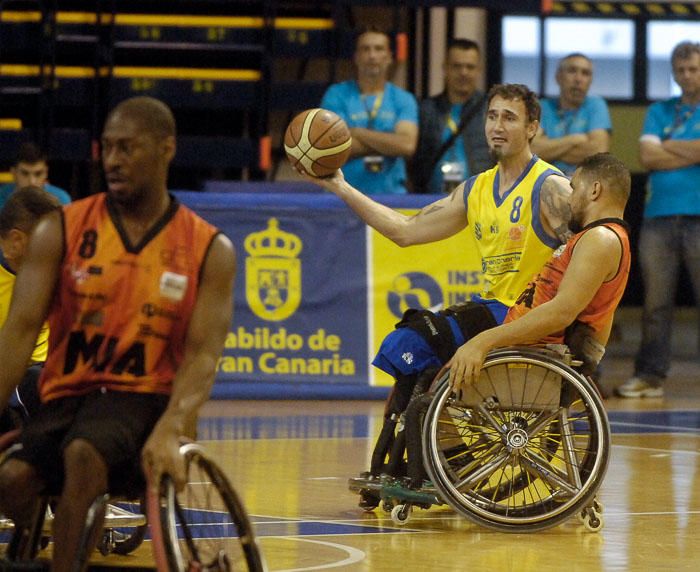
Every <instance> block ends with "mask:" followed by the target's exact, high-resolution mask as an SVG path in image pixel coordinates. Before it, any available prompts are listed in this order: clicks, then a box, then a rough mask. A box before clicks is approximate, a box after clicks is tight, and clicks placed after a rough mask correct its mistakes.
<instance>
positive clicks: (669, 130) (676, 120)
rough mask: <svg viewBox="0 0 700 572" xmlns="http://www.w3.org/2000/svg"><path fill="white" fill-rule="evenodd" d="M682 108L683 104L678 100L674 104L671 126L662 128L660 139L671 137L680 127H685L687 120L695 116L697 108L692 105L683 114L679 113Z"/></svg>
mask: <svg viewBox="0 0 700 572" xmlns="http://www.w3.org/2000/svg"><path fill="white" fill-rule="evenodd" d="M682 107H683V102H681V100H680V99H679V100H678V101H677V102H676V105H675V109H674V113H673V125H669V126H667V127H664V134H663V137H662V139H668V138H669V137H671V135H673V133H674V132H676V131H679V130H680V129H681V128H682V127H684V126H685V124H686V123H688V120H689V119H690V118H691V117H692V116H693V115H694V114H695V111H696V110H697V108H698V106H697V105H693V106H692V107H690V108H689V109H686V110H685V111H684V112H683V113H681V108H682Z"/></svg>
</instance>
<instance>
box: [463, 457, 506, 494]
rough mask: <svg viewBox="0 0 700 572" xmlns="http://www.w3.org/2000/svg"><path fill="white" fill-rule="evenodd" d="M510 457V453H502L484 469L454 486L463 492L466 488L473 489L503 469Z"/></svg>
mask: <svg viewBox="0 0 700 572" xmlns="http://www.w3.org/2000/svg"><path fill="white" fill-rule="evenodd" d="M509 457H510V454H509V453H508V451H502V452H501V453H500V454H499V455H498V456H496V457H494V458H493V459H492V460H491V461H489V462H488V463H486V464H484V465H483V466H482V468H481V469H480V470H478V471H474V472H473V473H471V474H470V475H469V476H467V477H466V478H464V479H461V480H459V481H457V482H456V483H455V484H454V486H455V488H456V489H458V490H460V491H461V490H463V489H465V488H468V489H470V488H472V486H473V485H474V484H475V483H478V482H480V481H482V480H483V479H485V478H486V477H487V476H490V475H492V474H493V473H494V472H496V471H497V470H498V469H499V468H500V467H502V466H503V465H504V464H505V463H506V462H507V461H508V458H509Z"/></svg>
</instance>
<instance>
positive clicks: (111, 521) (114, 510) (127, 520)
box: [104, 504, 146, 528]
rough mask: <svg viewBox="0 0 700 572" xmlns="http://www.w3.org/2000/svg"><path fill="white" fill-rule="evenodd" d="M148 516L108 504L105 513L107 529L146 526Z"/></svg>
mask: <svg viewBox="0 0 700 572" xmlns="http://www.w3.org/2000/svg"><path fill="white" fill-rule="evenodd" d="M145 525H146V516H145V515H143V514H137V513H133V512H130V511H128V510H126V509H123V508H121V507H119V506H116V505H113V504H108V505H107V511H106V512H105V522H104V527H105V528H119V527H132V526H145Z"/></svg>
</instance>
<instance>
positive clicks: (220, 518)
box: [159, 444, 266, 572]
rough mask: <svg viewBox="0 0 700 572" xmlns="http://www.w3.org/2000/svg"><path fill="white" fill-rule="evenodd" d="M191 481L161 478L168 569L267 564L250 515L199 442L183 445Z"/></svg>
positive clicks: (257, 571) (256, 568) (255, 568)
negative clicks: (181, 487)
mask: <svg viewBox="0 0 700 572" xmlns="http://www.w3.org/2000/svg"><path fill="white" fill-rule="evenodd" d="M181 452H182V454H183V457H184V460H185V464H186V467H187V484H186V485H185V488H184V490H183V491H182V492H179V493H178V492H177V491H176V490H175V486H174V484H173V482H172V480H171V479H170V478H169V477H167V476H166V477H165V478H164V479H163V483H162V486H161V494H160V500H159V504H160V506H159V512H160V525H161V529H162V534H163V547H164V549H165V553H166V557H167V562H168V570H171V571H189V570H212V571H228V570H248V571H251V572H262V571H264V570H266V567H265V565H264V561H263V558H262V556H261V554H260V551H259V548H258V545H257V542H256V540H255V537H254V535H253V528H252V526H251V523H250V520H249V519H248V515H247V513H246V511H245V509H244V507H243V504H242V502H241V500H240V499H239V498H238V495H237V494H236V493H235V491H234V490H233V488H232V487H231V485H230V484H229V482H228V480H227V479H226V476H225V475H224V474H223V473H222V471H221V470H220V469H219V468H218V467H217V466H216V465H215V464H214V463H213V462H212V461H210V460H209V459H208V458H207V457H206V456H205V455H204V453H203V450H202V448H201V447H200V446H199V445H196V444H189V445H184V446H183V447H182V448H181Z"/></svg>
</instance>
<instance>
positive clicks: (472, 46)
mask: <svg viewBox="0 0 700 572" xmlns="http://www.w3.org/2000/svg"><path fill="white" fill-rule="evenodd" d="M452 48H456V49H458V50H476V51H477V52H479V53H481V48H479V44H477V43H476V42H475V41H474V40H469V39H467V38H453V39H452V40H450V41H449V42H448V43H447V51H448V52H449V51H450V50H451V49H452Z"/></svg>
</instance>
